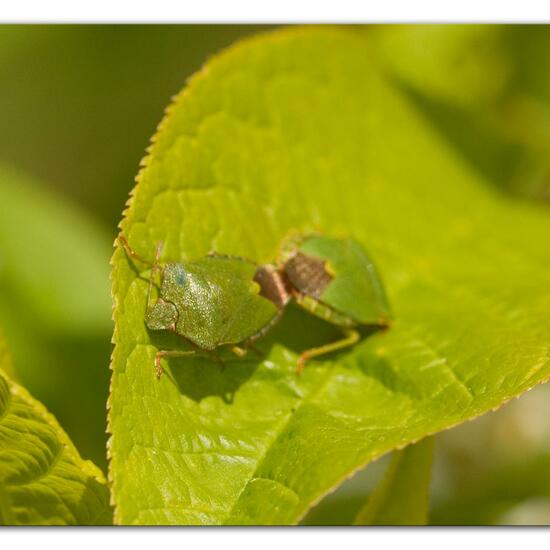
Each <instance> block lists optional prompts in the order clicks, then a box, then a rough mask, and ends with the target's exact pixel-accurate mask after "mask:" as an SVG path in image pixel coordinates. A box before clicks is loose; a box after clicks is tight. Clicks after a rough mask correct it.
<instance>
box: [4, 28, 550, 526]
mask: <svg viewBox="0 0 550 550" xmlns="http://www.w3.org/2000/svg"><path fill="white" fill-rule="evenodd" d="M267 28H268V27H262V26H230V25H206V26H204V25H179V26H178V25H164V26H156V25H150V26H143V25H138V26H136V25H119V26H113V25H108V26H92V25H71V26H50V25H42V26H37V25H13V26H8V25H3V26H0V129H1V131H0V207H1V216H0V325H1V326H3V328H4V331H5V333H6V336H7V339H8V343H9V345H10V348H11V352H12V355H13V358H14V362H15V367H16V371H17V376H18V378H19V379H20V381H21V382H22V383H23V384H24V385H25V386H26V387H27V388H28V389H29V390H30V391H31V392H32V393H33V394H34V395H35V397H37V398H38V399H40V400H41V401H43V402H44V403H45V404H46V406H47V407H48V408H49V409H50V410H51V411H52V412H53V413H54V414H55V415H56V416H57V418H58V420H59V421H60V422H61V424H62V425H63V427H64V428H65V429H66V430H67V432H68V433H69V435H70V437H71V438H72V439H73V441H74V442H75V444H76V446H77V447H78V449H79V450H80V452H81V454H82V455H83V456H84V457H85V458H90V459H92V460H93V461H94V462H95V463H96V464H98V465H99V466H100V467H101V468H102V469H104V470H105V469H106V458H105V441H106V434H105V429H106V426H105V419H106V401H107V396H108V386H109V369H108V364H109V354H110V351H111V345H110V338H111V332H112V323H111V318H110V316H111V312H110V295H109V280H108V274H109V266H108V261H109V257H110V254H111V251H112V243H113V240H114V238H115V236H116V232H117V231H116V227H117V224H118V222H119V220H120V218H121V213H122V210H123V208H124V204H125V202H126V200H127V197H128V193H129V191H130V189H131V188H132V186H133V181H134V177H135V175H136V173H137V170H138V165H139V162H140V160H141V158H142V157H143V156H144V152H145V148H146V146H147V144H148V141H149V138H150V137H151V135H152V134H153V133H154V131H155V128H156V126H157V124H158V123H159V121H160V119H161V117H162V114H163V111H164V109H165V107H166V105H167V104H168V103H169V101H170V98H171V96H173V95H174V94H175V93H177V92H178V91H179V90H180V89H181V88H182V86H183V85H184V84H185V81H186V79H187V77H188V76H190V75H191V74H192V73H193V72H195V71H196V70H197V69H199V68H200V66H201V65H202V64H203V63H204V62H205V61H206V60H207V59H208V57H209V56H211V55H213V54H215V53H216V52H218V51H219V50H220V49H222V48H223V47H225V46H227V45H229V44H231V43H232V42H234V41H235V40H236V39H238V38H241V37H244V36H246V35H251V34H255V33H258V32H260V31H262V30H265V29H267ZM352 30H353V32H358V33H363V34H364V36H365V38H366V44H367V47H366V50H365V63H376V64H377V65H378V66H379V67H380V70H381V71H383V72H384V73H385V74H386V75H387V77H388V78H390V79H392V80H393V81H394V82H395V84H396V86H399V87H400V88H401V89H402V90H403V92H404V93H405V94H407V96H408V98H409V99H410V101H411V102H413V103H414V104H415V105H416V106H417V108H418V111H419V113H420V115H421V116H423V117H425V118H426V120H427V121H429V123H430V124H432V125H433V127H434V129H435V131H437V132H440V133H441V134H442V135H444V136H445V138H446V139H447V140H448V143H449V147H451V148H454V149H455V150H456V151H457V153H458V154H459V155H461V156H462V157H463V158H464V160H465V161H466V162H467V163H469V165H470V166H471V168H472V170H477V171H479V172H480V173H482V174H483V175H484V176H485V179H486V180H487V182H488V184H490V185H494V186H495V187H496V188H497V189H499V190H500V191H501V192H502V193H506V194H508V195H510V196H511V197H514V199H515V200H518V201H537V202H539V203H540V204H541V205H545V206H541V207H542V208H544V207H546V208H548V207H549V206H550V27H549V26H535V25H531V26H488V25H465V26H461V25H457V26H451V25H401V26H365V27H363V26H357V27H353V29H352ZM548 212H549V215H550V208H548ZM549 397H550V392H549V390H548V389H547V388H545V387H540V388H537V389H535V390H533V391H532V392H530V394H528V395H526V396H524V397H522V398H521V399H520V400H519V401H517V402H514V403H511V404H509V405H507V406H506V407H504V408H503V409H502V410H501V411H499V412H497V413H492V414H490V415H486V416H485V417H482V418H480V419H478V420H476V421H474V422H471V423H468V424H467V425H463V426H460V427H458V428H455V429H453V430H450V431H448V432H445V433H443V434H441V435H440V436H438V439H437V444H436V457H435V466H434V478H433V483H432V506H431V508H432V522H433V523H436V524H447V523H451V524H487V523H490V524H493V523H494V524H498V523H547V524H548V523H550V422H548V418H550V399H549ZM386 462H387V460H386V459H383V460H381V461H379V462H377V463H374V464H373V465H371V466H369V467H368V468H367V469H366V470H365V471H364V472H362V473H360V474H359V475H357V476H356V477H355V478H353V479H352V480H350V481H348V482H346V483H345V484H344V486H342V487H341V488H340V489H339V490H338V491H336V492H335V493H334V494H332V495H330V496H329V497H328V498H327V499H325V501H323V503H321V504H320V505H319V506H318V507H317V508H315V509H314V510H312V511H311V513H310V514H309V515H308V517H306V518H305V520H304V523H310V524H311V523H317V524H319V523H329V524H335V523H336V524H338V523H344V524H345V523H350V522H351V521H352V519H353V517H354V514H355V512H356V511H357V510H358V508H359V507H360V506H361V505H362V504H363V502H364V500H365V498H366V495H368V493H369V492H370V491H371V490H372V487H373V486H374V485H375V483H376V482H377V480H378V479H379V477H380V475H381V474H382V473H383V471H384V468H385V465H386Z"/></svg>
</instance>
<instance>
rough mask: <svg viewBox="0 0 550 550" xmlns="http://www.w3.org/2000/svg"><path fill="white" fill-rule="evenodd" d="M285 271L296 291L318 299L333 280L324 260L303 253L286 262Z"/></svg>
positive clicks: (297, 253) (298, 253)
mask: <svg viewBox="0 0 550 550" xmlns="http://www.w3.org/2000/svg"><path fill="white" fill-rule="evenodd" d="M284 271H285V273H286V274H287V276H288V278H289V280H290V282H291V283H292V284H293V285H294V287H296V289H298V290H299V291H300V292H301V293H303V294H306V295H308V296H311V297H313V298H317V299H318V298H320V297H321V295H322V294H323V291H324V290H325V288H326V287H327V285H328V284H329V283H330V282H331V281H332V279H333V277H332V275H331V274H330V273H329V271H328V270H327V266H326V262H325V261H324V260H320V259H318V258H314V257H311V256H307V255H306V254H303V253H302V252H296V254H294V255H293V256H292V257H291V258H289V259H288V260H287V261H286V263H285V265H284Z"/></svg>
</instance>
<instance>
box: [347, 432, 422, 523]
mask: <svg viewBox="0 0 550 550" xmlns="http://www.w3.org/2000/svg"><path fill="white" fill-rule="evenodd" d="M432 458H433V438H432V437H429V438H427V439H424V440H422V441H420V442H419V443H417V444H416V445H409V446H408V447H407V448H406V449H403V450H401V451H395V453H394V455H393V456H392V460H391V462H390V464H389V466H388V470H387V471H386V473H385V475H384V479H383V480H382V481H381V482H380V485H378V487H377V488H376V490H375V491H374V492H373V493H372V495H371V496H370V497H369V500H368V501H367V503H366V504H365V506H364V507H363V508H362V509H361V510H360V511H359V513H358V514H357V517H356V518H355V524H356V525H426V524H427V523H428V511H429V510H428V508H429V496H430V481H431V477H432Z"/></svg>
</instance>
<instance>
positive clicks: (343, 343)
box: [296, 328, 359, 374]
mask: <svg viewBox="0 0 550 550" xmlns="http://www.w3.org/2000/svg"><path fill="white" fill-rule="evenodd" d="M342 330H343V332H344V334H345V337H344V338H342V340H337V341H336V342H332V343H330V344H325V345H324V346H320V347H318V348H311V349H308V350H306V351H304V352H303V353H302V354H301V355H300V357H298V365H297V367H296V374H300V373H301V372H302V369H303V368H304V366H305V362H306V361H309V359H311V358H312V357H319V355H325V353H330V352H332V351H336V350H339V349H342V348H347V347H348V346H352V345H353V344H355V343H356V342H357V341H359V333H358V332H357V331H356V330H353V329H348V328H343V329H342Z"/></svg>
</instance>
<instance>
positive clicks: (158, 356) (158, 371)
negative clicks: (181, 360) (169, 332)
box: [155, 350, 196, 379]
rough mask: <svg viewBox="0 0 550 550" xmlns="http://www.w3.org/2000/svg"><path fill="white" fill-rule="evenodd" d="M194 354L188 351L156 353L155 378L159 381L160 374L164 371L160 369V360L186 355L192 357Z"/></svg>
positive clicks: (192, 351)
mask: <svg viewBox="0 0 550 550" xmlns="http://www.w3.org/2000/svg"><path fill="white" fill-rule="evenodd" d="M194 353H196V352H195V351H194V350H188V351H178V350H171V351H164V350H163V351H158V352H157V354H156V355H155V374H156V375H157V378H158V379H160V377H161V376H162V373H163V372H164V369H163V368H162V366H161V364H160V360H161V359H162V358H163V357H185V356H186V355H193V354H194Z"/></svg>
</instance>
